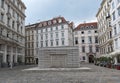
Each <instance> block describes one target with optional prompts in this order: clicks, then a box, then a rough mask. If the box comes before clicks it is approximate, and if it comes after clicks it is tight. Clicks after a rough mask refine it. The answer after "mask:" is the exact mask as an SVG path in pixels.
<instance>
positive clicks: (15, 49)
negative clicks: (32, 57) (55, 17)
mask: <svg viewBox="0 0 120 83" xmlns="http://www.w3.org/2000/svg"><path fill="white" fill-rule="evenodd" d="M25 9H26V7H25V5H24V3H23V2H22V1H21V0H0V67H9V66H14V65H17V64H23V63H24V56H25V28H24V25H25V24H24V23H25Z"/></svg>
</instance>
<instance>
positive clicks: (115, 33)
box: [114, 25, 117, 35]
mask: <svg viewBox="0 0 120 83" xmlns="http://www.w3.org/2000/svg"><path fill="white" fill-rule="evenodd" d="M114 35H117V29H116V25H115V26H114Z"/></svg>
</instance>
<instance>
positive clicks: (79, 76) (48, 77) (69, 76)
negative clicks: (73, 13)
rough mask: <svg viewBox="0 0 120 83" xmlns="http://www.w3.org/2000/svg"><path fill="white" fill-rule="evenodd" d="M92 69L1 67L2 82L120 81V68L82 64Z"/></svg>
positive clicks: (108, 82)
mask: <svg viewBox="0 0 120 83" xmlns="http://www.w3.org/2000/svg"><path fill="white" fill-rule="evenodd" d="M81 66H83V67H84V66H85V67H90V68H92V71H87V72H83V71H68V72H66V71H60V72H51V71H50V72H49V71H47V72H44V71H41V72H27V71H22V70H23V69H26V68H30V67H33V66H18V67H15V68H13V69H8V68H4V69H0V83H120V70H116V69H109V68H104V67H99V66H95V65H92V64H81Z"/></svg>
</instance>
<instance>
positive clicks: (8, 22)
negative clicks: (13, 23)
mask: <svg viewBox="0 0 120 83" xmlns="http://www.w3.org/2000/svg"><path fill="white" fill-rule="evenodd" d="M7 25H8V26H10V18H7Z"/></svg>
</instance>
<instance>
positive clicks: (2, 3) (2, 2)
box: [1, 0, 4, 8]
mask: <svg viewBox="0 0 120 83" xmlns="http://www.w3.org/2000/svg"><path fill="white" fill-rule="evenodd" d="M1 8H4V0H1Z"/></svg>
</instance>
